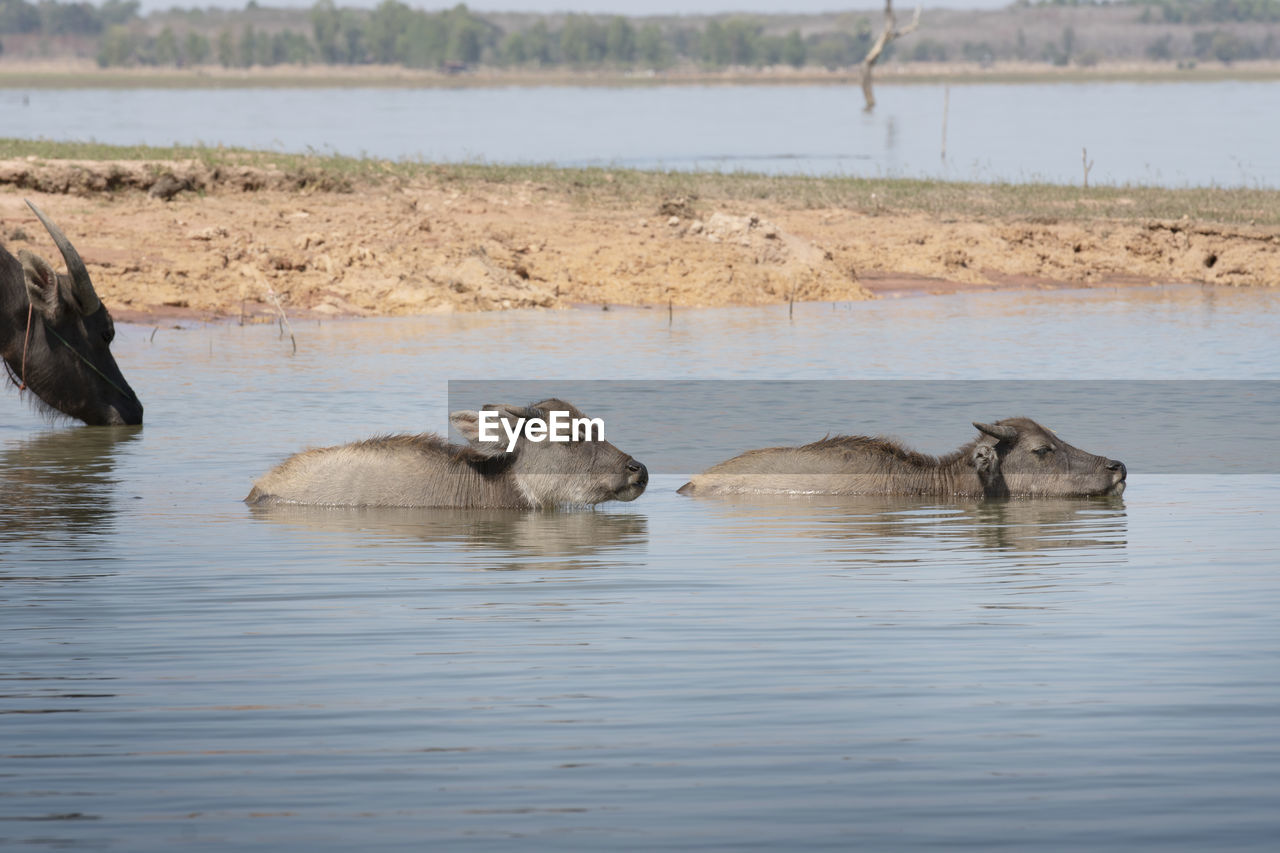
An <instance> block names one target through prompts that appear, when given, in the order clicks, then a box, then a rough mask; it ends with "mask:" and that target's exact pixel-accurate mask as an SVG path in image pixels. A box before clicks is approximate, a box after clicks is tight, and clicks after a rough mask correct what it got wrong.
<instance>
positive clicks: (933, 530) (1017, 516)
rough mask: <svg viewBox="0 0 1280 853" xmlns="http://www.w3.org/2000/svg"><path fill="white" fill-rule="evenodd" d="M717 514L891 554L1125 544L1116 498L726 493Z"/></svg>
mask: <svg viewBox="0 0 1280 853" xmlns="http://www.w3.org/2000/svg"><path fill="white" fill-rule="evenodd" d="M709 500H712V501H713V502H714V503H716V504H720V505H722V506H723V507H724V509H723V510H722V512H721V515H720V518H721V520H722V522H723V523H724V524H726V526H727V527H728V528H729V531H732V532H734V533H736V534H738V535H745V534H749V533H750V532H753V531H755V532H758V531H761V530H767V531H769V533H770V534H771V535H772V536H782V535H794V536H797V537H802V538H806V539H807V538H811V537H818V538H822V539H834V540H840V543H841V544H840V550H842V551H852V552H854V553H857V554H860V555H874V554H881V553H888V552H890V551H891V548H892V544H893V543H896V542H903V541H912V540H932V541H933V543H934V544H935V545H936V546H937V547H940V548H947V549H956V550H964V549H966V548H981V549H985V550H990V551H1046V550H1057V549H1064V548H1065V549H1084V550H1096V549H1109V548H1120V547H1123V546H1124V544H1125V512H1124V501H1123V499H1122V498H1119V497H1102V498H1045V499H1037V500H1024V499H1004V500H970V499H962V500H958V501H939V500H938V499H936V498H929V499H913V498H909V497H882V496H874V495H854V496H804V495H802V496H793V497H783V496H771V495H763V496H761V495H750V496H741V495H725V496H716V497H715V498H711V499H709Z"/></svg>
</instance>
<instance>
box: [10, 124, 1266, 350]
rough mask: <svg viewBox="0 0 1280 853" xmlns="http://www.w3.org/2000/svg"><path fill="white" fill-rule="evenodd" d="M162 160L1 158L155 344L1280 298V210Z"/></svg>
mask: <svg viewBox="0 0 1280 853" xmlns="http://www.w3.org/2000/svg"><path fill="white" fill-rule="evenodd" d="M24 152H28V153H26V154H25V156H22V155H23V154H24ZM68 153H74V154H76V155H78V156H77V157H76V159H70V158H66V157H63V158H59V157H57V156H56V155H58V154H63V155H66V154H68ZM157 153H162V150H157V149H144V150H141V151H135V150H133V149H113V148H111V147H110V146H93V145H90V146H83V145H77V144H66V145H58V144H54V143H46V142H22V141H15V140H0V242H3V243H4V244H5V246H6V248H7V249H8V250H9V251H10V252H11V253H16V252H17V251H18V250H20V249H24V248H25V249H29V250H31V251H35V252H37V253H39V254H42V255H44V256H45V257H46V258H49V259H51V260H54V261H55V262H57V252H56V250H55V249H54V248H53V246H52V244H51V242H50V241H49V239H48V235H47V234H45V233H44V231H43V229H41V228H40V226H39V225H38V223H36V222H35V220H34V217H33V216H32V215H31V214H30V211H29V210H28V209H27V208H26V205H25V204H24V203H23V199H24V198H31V199H32V200H33V201H35V203H36V204H38V205H39V206H40V207H41V209H43V210H44V211H45V213H46V214H48V215H49V216H50V217H51V218H52V219H53V221H54V222H56V223H57V224H58V226H59V227H60V228H61V229H62V230H63V231H64V232H65V233H66V234H67V236H68V237H69V238H70V239H71V241H72V243H73V244H74V245H75V246H76V248H77V249H78V250H79V252H80V254H81V255H82V256H83V258H84V260H85V263H86V264H87V266H88V267H89V270H90V274H91V275H92V277H93V280H94V283H95V285H96V286H97V288H98V291H99V295H100V296H101V297H102V299H103V301H104V302H105V303H106V304H107V305H108V306H109V308H110V309H111V311H112V313H113V315H114V316H116V317H117V318H118V319H120V320H121V321H122V322H137V323H140V324H141V323H150V324H153V325H154V324H155V323H156V322H161V323H163V322H182V321H191V322H197V321H199V322H206V321H215V320H216V321H228V320H229V321H233V322H234V321H240V319H241V318H242V317H243V319H244V321H246V322H274V321H275V320H276V317H277V316H278V309H277V308H276V304H277V301H278V302H279V303H280V304H281V305H283V308H284V310H285V311H286V312H287V314H288V316H289V317H290V318H301V319H306V318H323V317H348V316H349V317H372V316H397V315H411V314H438V313H453V312H471V311H493V310H508V309H518V308H545V309H567V308H572V307H574V306H581V305H587V306H612V307H625V306H633V307H637V308H641V309H643V308H645V307H650V308H653V309H657V310H661V309H663V308H667V307H668V306H671V307H672V308H688V307H726V306H734V305H743V306H750V305H784V306H785V305H787V304H788V303H790V302H793V301H794V302H801V303H803V302H851V301H860V300H867V299H885V298H903V297H910V296H912V295H923V294H939V293H941V294H946V293H969V292H978V291H992V290H1046V289H1063V288H1090V287H1095V288H1096V287H1133V286H1146V285H1153V284H1154V285H1163V284H1198V285H1212V286H1277V285H1280V190H1257V189H1240V190H1223V189H1217V188H1205V189H1195V190H1165V189H1156V188H1135V187H1118V188H1117V187H1112V188H1091V189H1088V190H1084V189H1081V188H1076V187H1063V186H1056V185H983V184H946V183H940V182H928V181H913V180H889V179H856V178H846V179H821V178H808V177H803V176H762V175H723V174H716V173H650V172H639V171H627V170H609V169H556V168H552V167H505V166H476V165H460V166H445V165H432V164H420V163H413V164H392V163H385V162H379V161H361V160H351V159H349V158H338V157H331V158H325V157H314V156H308V157H302V156H289V155H278V154H270V153H265V152H237V151H226V150H183V151H181V152H178V153H179V154H181V155H185V156H180V157H175V158H172V159H157V158H156V156H155V155H156V154H157ZM92 154H96V155H98V156H99V157H101V158H102V159H91V157H90V156H89V155H92ZM113 154H114V155H116V156H114V157H113V156H112V155H113ZM139 156H143V157H146V159H130V157H139ZM6 157H7V158H8V159H5V158H6ZM59 265H60V264H59Z"/></svg>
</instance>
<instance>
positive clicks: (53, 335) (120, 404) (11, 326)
mask: <svg viewBox="0 0 1280 853" xmlns="http://www.w3.org/2000/svg"><path fill="white" fill-rule="evenodd" d="M27 204H28V205H29V206H30V207H31V210H32V211H33V212H34V213H35V215H36V216H37V217H38V218H39V219H40V221H41V222H42V223H43V224H44V227H45V228H46V229H48V231H49V234H50V235H51V236H52V237H53V242H54V243H55V244H56V245H57V247H58V250H59V251H60V252H61V253H62V259H63V261H65V262H66V265H67V272H66V273H60V272H55V271H54V269H53V267H51V266H50V265H49V264H48V262H47V261H45V259H44V258H42V257H40V256H39V255H36V254H33V253H32V252H28V251H27V250H25V249H23V250H21V251H19V252H18V256H17V257H16V258H15V257H14V256H13V255H11V254H9V253H8V252H7V251H6V250H5V249H4V247H3V246H0V353H2V354H3V355H4V363H5V366H6V367H7V368H8V373H9V378H10V379H12V380H13V381H14V384H15V385H17V386H18V387H19V389H27V388H29V389H31V392H32V393H33V394H35V395H36V397H38V398H39V399H40V401H41V402H43V403H44V404H45V405H46V406H48V407H49V408H50V409H54V410H56V411H59V412H62V413H63V414H66V415H70V416H71V417H73V418H79V419H80V420H82V421H84V422H85V423H87V424H94V425H102V424H140V423H142V403H141V402H139V400H138V396H137V395H136V394H134V393H133V389H132V388H130V387H129V383H128V382H126V381H125V378H124V375H123V374H122V373H121V372H120V368H119V367H118V366H117V365H116V360H115V359H114V358H113V357H112V356H111V339H112V338H113V337H115V325H114V324H113V323H112V322H111V314H110V313H109V312H108V311H107V307H106V306H105V305H103V304H102V300H100V299H98V294H97V293H96V292H94V289H93V282H91V281H90V280H89V271H88V270H87V269H86V268H85V265H84V261H82V260H81V259H80V255H79V253H78V252H76V250H75V247H74V246H72V245H71V241H70V240H68V239H67V238H66V236H65V235H64V234H63V233H62V232H61V231H60V230H58V227H57V226H56V225H54V224H53V223H52V222H50V221H49V219H48V218H47V217H46V216H45V215H44V214H43V213H41V212H40V210H39V208H37V207H36V206H35V205H34V204H32V203H31V202H29V201H28V202H27Z"/></svg>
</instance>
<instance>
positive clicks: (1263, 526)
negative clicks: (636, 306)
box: [0, 287, 1280, 851]
mask: <svg viewBox="0 0 1280 853" xmlns="http://www.w3.org/2000/svg"><path fill="white" fill-rule="evenodd" d="M1277 309H1280V294H1277V293H1274V292H1269V291H1257V290H1254V291H1243V290H1239V291H1238V290H1214V289H1202V288H1192V287H1179V288H1150V289H1149V288H1135V289H1127V290H1114V291H1110V290H1107V291H1104V290H1098V291H1057V292H1050V293H995V294H975V295H972V296H953V297H945V298H933V297H924V298H915V299H902V300H896V301H879V302H869V303H857V304H853V305H836V306H832V305H816V304H811V305H800V306H797V307H796V312H795V318H794V320H793V321H789V320H788V317H787V311H786V308H785V307H781V308H776V307H772V308H761V309H720V310H706V311H683V312H682V311H677V312H676V313H675V316H674V318H673V321H672V322H671V323H670V324H668V318H667V313H666V311H665V310H662V311H646V310H613V311H608V312H603V311H566V312H510V313H502V314H487V315H465V316H464V315H457V316H442V317H425V318H405V319H393V320H372V321H339V322H325V323H320V324H316V323H297V324H295V327H294V330H295V333H296V337H297V340H298V351H297V354H296V355H294V354H291V347H290V344H289V342H288V340H287V339H285V340H281V339H280V337H279V333H278V331H277V329H276V328H275V327H271V326H245V327H240V326H236V325H208V326H195V327H192V328H187V329H182V330H177V329H172V328H169V327H159V328H153V327H142V326H132V325H125V324H120V326H119V327H118V332H117V339H116V343H115V344H114V345H113V350H114V352H115V353H116V355H117V358H118V359H119V361H120V363H121V365H122V368H123V369H124V371H125V374H126V376H128V378H129V380H130V382H131V383H132V385H133V387H134V388H135V390H137V392H138V394H139V396H140V397H141V398H142V399H143V401H144V402H145V404H146V406H147V414H146V416H147V423H146V426H144V427H143V428H141V429H106V428H99V429H87V428H82V427H71V426H62V425H52V424H49V423H47V422H45V421H44V420H42V419H41V418H40V416H38V415H37V414H35V413H33V412H31V411H30V410H29V409H28V408H27V407H26V406H25V404H23V403H22V402H20V401H19V400H18V398H17V394H16V392H14V390H13V389H12V388H10V389H8V390H7V391H6V392H5V393H4V395H3V396H2V397H0V648H3V657H2V658H0V660H2V661H3V662H2V663H0V679H2V682H3V686H2V687H0V721H2V722H0V728H2V731H3V745H0V844H4V845H5V846H11V847H14V848H15V849H25V848H49V847H55V848H65V849H94V850H101V849H109V850H117V849H118V850H131V851H132V850H172V849H174V848H175V847H177V846H183V847H192V846H195V847H204V848H208V849H232V848H234V849H237V850H262V851H269V850H280V849H283V848H284V847H286V846H287V847H289V848H296V847H303V846H305V847H306V848H307V849H311V850H334V851H338V850H351V849H355V848H359V849H380V850H382V849H388V850H389V849H405V850H417V849H422V847H423V846H424V845H427V846H431V845H435V846H447V849H469V850H496V849H512V848H515V847H517V846H518V847H521V848H528V847H530V846H533V847H534V848H536V849H548V850H552V849H554V850H599V849H604V848H608V849H632V850H654V849H673V850H686V849H690V848H692V847H700V848H704V849H715V850H740V849H744V848H757V849H796V848H798V847H804V848H806V849H814V848H822V849H849V848H850V847H851V846H853V845H860V846H862V847H864V848H865V849H876V850H884V849H924V848H932V847H936V846H938V845H942V844H947V845H951V844H964V845H969V846H972V847H975V848H977V849H992V848H997V847H1006V848H1011V849H1019V850H1059V849H1068V848H1070V849H1078V848H1080V847H1083V846H1085V845H1094V846H1102V847H1105V848H1114V847H1120V846H1124V847H1125V848H1127V849H1143V850H1161V851H1164V850H1170V849H1176V850H1188V851H1191V850H1205V849H1231V850H1268V849H1270V848H1271V846H1272V845H1273V843H1274V839H1275V838H1276V836H1277V833H1280V817H1277V815H1280V809H1277V805H1278V804H1277V794H1276V792H1277V791H1280V759H1278V758H1277V756H1278V755H1280V725H1278V723H1280V680H1277V678H1276V664H1275V661H1276V660H1277V659H1278V657H1277V655H1278V653H1280V617H1277V615H1276V614H1277V613H1280V606H1278V605H1280V573H1278V572H1277V570H1276V565H1275V563H1276V561H1275V554H1276V553H1277V551H1278V549H1280V532H1278V531H1280V476H1277V475H1215V474H1212V473H1188V474H1160V475H1149V474H1148V475H1144V474H1143V473H1142V472H1140V471H1135V472H1133V473H1132V474H1131V477H1130V486H1129V489H1128V491H1127V492H1126V493H1125V495H1124V497H1123V498H1122V499H1097V500H1040V501H1004V502H999V501H997V502H973V501H962V502H946V501H933V500H911V499H879V498H858V499H832V498H805V499H799V500H783V501H779V500H771V501H755V500H753V501H745V500H734V501H723V500H720V501H709V500H691V499H688V498H684V497H681V496H678V495H676V494H675V493H674V490H675V488H676V487H678V486H679V485H680V483H681V482H683V480H682V479H681V478H680V477H678V476H676V475H674V474H661V475H658V476H656V477H655V479H654V482H653V483H651V485H650V488H649V491H648V492H647V493H646V494H645V495H644V496H642V497H641V498H640V499H639V500H638V501H636V502H634V503H629V504H612V505H605V506H602V507H601V508H600V509H598V510H596V511H571V512H556V513H512V512H458V511H404V510H398V511H386V510H333V509H308V508H296V507H295V508H284V509H280V510H274V511H264V510H258V509H253V508H249V507H246V506H245V505H243V504H242V503H240V499H241V498H242V497H243V496H244V495H245V493H246V492H247V491H248V488H249V485H250V483H251V482H252V480H253V479H254V478H255V477H256V476H258V475H259V474H261V473H262V472H263V471H265V470H266V469H267V468H268V467H269V466H271V465H272V464H274V463H275V462H277V461H279V460H280V459H282V458H283V457H284V456H286V455H288V454H289V453H292V452H294V451H296V450H298V449H300V448H302V447H304V446H308V445H322V444H329V443H335V442H341V441H348V440H352V439H356V438H361V437H365V436H368V435H371V434H374V433H379V432H388V431H408V430H414V431H417V430H424V429H429V430H436V431H439V430H441V429H443V427H444V425H445V416H446V408H447V406H446V397H447V393H448V388H447V381H448V380H450V379H463V378H470V379H474V378H483V377H492V378H504V379H522V378H524V379H533V378H538V379H546V378H550V377H556V376H562V377H564V378H566V379H673V378H715V379H738V378H741V379H760V378H773V379H784V378H801V379H832V378H844V379H856V378H878V379H889V378H930V379H976V378H980V379H1001V378H1008V379H1013V378H1018V379H1026V378H1035V379H1071V378H1090V379H1108V378H1116V379H1121V378H1122V379H1155V378H1178V379H1275V378H1280V377H1278V376H1277V374H1280V368H1277V365H1280V344H1277V341H1280V311H1278V310H1277ZM587 354H589V356H588V355H587ZM476 402H477V403H481V402H487V401H476ZM575 402H579V403H580V404H581V405H582V406H583V407H584V408H588V409H589V401H575ZM779 402H780V405H781V404H785V401H779ZM660 404H661V401H655V405H660ZM1010 414H1034V413H1013V412H992V413H990V415H989V416H990V418H991V419H995V418H999V417H1003V416H1006V415H1010ZM1117 417H1124V412H1117ZM1055 426H1060V428H1061V429H1062V431H1063V432H1064V437H1066V438H1067V439H1068V440H1071V439H1072V438H1073V436H1072V434H1071V432H1070V430H1069V424H1055ZM837 428H838V425H837ZM970 431H971V430H970V429H969V428H968V425H967V424H963V423H962V424H957V425H956V441H955V443H956V444H957V445H958V444H959V443H962V442H963V441H964V440H967V438H968V437H969V434H970ZM812 437H813V438H817V437H820V435H815V436H812ZM902 438H904V439H906V440H908V441H910V440H911V439H912V436H911V435H903V436H902ZM1224 440H1227V439H1226V437H1224ZM624 449H626V448H625V447H624ZM932 449H933V450H944V449H948V448H932ZM1086 449H1089V450H1092V451H1096V452H1100V453H1105V452H1107V450H1108V448H1106V447H1101V446H1087V447H1086Z"/></svg>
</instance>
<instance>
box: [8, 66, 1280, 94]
mask: <svg viewBox="0 0 1280 853" xmlns="http://www.w3.org/2000/svg"><path fill="white" fill-rule="evenodd" d="M1225 80H1235V81H1275V80H1280V61H1278V60H1255V61H1248V62H1234V63H1222V62H1205V63H1202V64H1197V65H1196V66H1195V67H1191V68H1188V67H1178V64H1177V63H1175V62H1172V61H1168V62H1154V61H1146V62H1136V61H1127V62H1101V63H1098V64H1096V65H1089V66H1069V67H1059V66H1054V65H1049V64H1047V63H1042V62H997V63H992V64H990V65H981V64H978V63H927V62H915V63H902V64H895V63H888V64H886V65H883V66H877V68H876V71H875V81H876V84H877V85H884V86H895V85H935V86H936V85H981V84H995V83H999V84H1029V85H1030V84H1053V83H1089V82H1094V83H1190V82H1213V81H1225ZM860 84H861V69H860V68H837V69H832V70H827V69H818V68H807V67H806V68H803V69H792V68H789V67H782V68H779V67H768V68H761V69H752V68H732V69H728V70H724V71H701V70H697V69H678V70H670V71H614V70H582V71H574V70H567V69H553V70H532V69H522V70H518V71H513V70H507V69H500V68H492V67H479V68H476V69H471V70H467V71H462V72H457V73H447V72H443V71H437V70H422V69H413V68H406V67H403V66H394V65H275V66H269V67H254V68H249V69H243V68H223V67H221V66H213V65H206V66H199V67H196V68H167V67H166V68H159V67H132V68H99V67H98V66H97V64H96V63H94V62H93V61H91V60H87V59H85V60H65V59H63V60H49V61H36V60H25V59H24V60H8V61H6V60H3V59H0V90H3V89H17V90H21V89H98V88H102V89H112V88H120V89H129V88H174V89H210V88H410V89H412V88H434V89H440V88H443V89H458V88H508V87H522V86H523V87H539V86H569V87H572V86H591V87H637V86H812V85H833V86H858V85H860Z"/></svg>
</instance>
